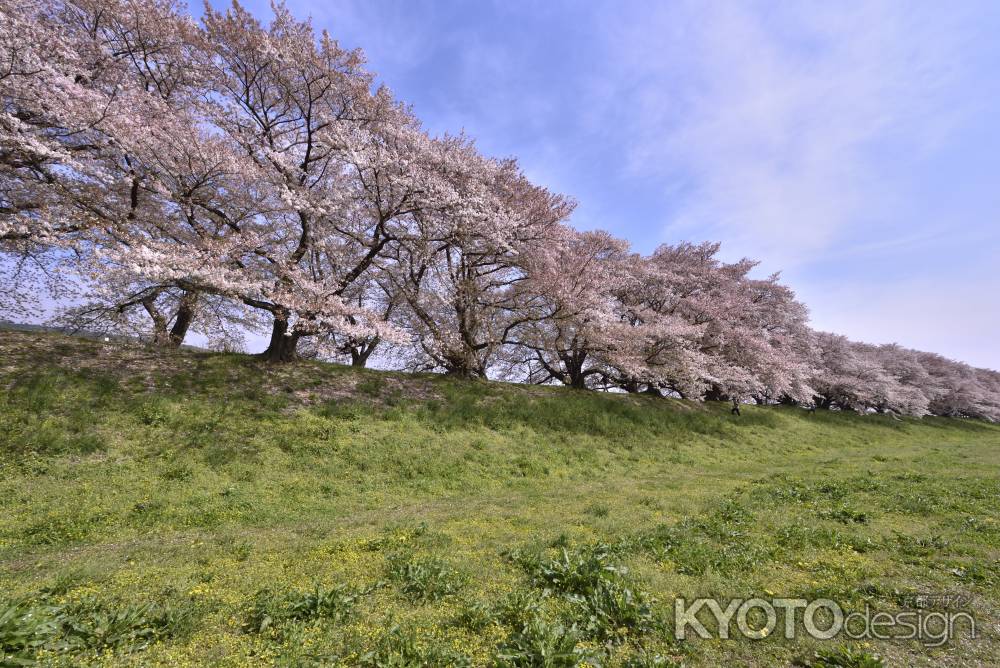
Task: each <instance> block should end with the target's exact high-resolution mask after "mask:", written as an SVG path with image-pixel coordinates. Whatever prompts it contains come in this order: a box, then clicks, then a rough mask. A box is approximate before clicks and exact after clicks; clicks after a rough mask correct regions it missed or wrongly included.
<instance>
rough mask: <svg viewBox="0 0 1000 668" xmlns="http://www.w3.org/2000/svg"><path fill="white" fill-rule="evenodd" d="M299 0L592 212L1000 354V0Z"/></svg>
mask: <svg viewBox="0 0 1000 668" xmlns="http://www.w3.org/2000/svg"><path fill="white" fill-rule="evenodd" d="M218 4H219V5H220V6H221V5H223V3H218ZM248 6H249V7H250V8H251V9H252V10H253V11H254V12H255V13H257V14H258V15H259V16H261V17H267V16H268V15H269V13H270V10H269V5H268V3H267V2H251V3H248ZM288 6H289V8H290V9H291V10H292V11H293V12H294V13H295V14H296V15H297V16H300V17H305V16H311V17H312V18H313V21H314V22H315V24H316V26H317V27H319V28H326V29H328V30H329V31H330V33H331V34H332V35H333V36H334V37H335V38H337V39H338V40H340V42H341V43H342V44H344V45H346V46H349V47H361V48H362V49H364V51H365V53H366V54H367V58H368V61H369V66H370V68H371V69H372V70H374V71H375V72H376V73H377V74H378V77H379V80H380V81H382V82H384V83H385V84H386V85H388V86H389V87H390V88H391V89H393V91H394V92H395V93H396V95H397V96H398V97H400V98H401V99H403V100H405V101H407V102H409V103H411V104H412V105H413V108H414V111H415V112H416V114H417V115H418V116H419V117H420V118H421V119H422V120H423V122H424V124H425V126H426V127H427V128H428V129H429V130H431V131H432V132H445V131H452V132H455V131H458V130H460V129H464V130H465V131H466V132H467V133H468V134H470V135H471V136H473V137H475V138H476V139H477V141H478V144H479V146H480V148H481V149H482V150H483V151H484V152H486V153H488V154H491V155H497V156H508V155H513V156H517V157H518V158H519V159H520V161H521V164H522V166H523V167H524V169H525V171H526V172H527V173H528V175H529V176H530V177H531V178H533V179H534V180H535V181H536V182H538V183H540V184H542V185H545V186H547V187H549V188H551V189H553V190H556V191H559V192H562V193H564V194H567V195H570V196H572V197H574V198H575V199H577V200H578V202H579V206H578V209H577V211H576V213H575V215H574V218H573V223H574V224H575V225H576V226H577V227H579V228H598V227H599V228H604V229H607V230H609V231H611V232H613V233H615V234H617V235H619V236H622V237H625V238H627V239H629V240H630V241H631V242H632V244H633V246H634V248H635V249H637V250H639V251H643V252H646V251H650V250H652V249H653V248H655V247H656V246H657V245H658V244H660V243H663V242H676V241H680V240H690V241H702V240H717V241H721V242H723V253H724V256H725V257H726V258H728V259H736V258H739V257H743V256H749V257H753V258H756V259H759V260H761V271H762V272H768V273H769V272H771V271H776V270H782V272H783V276H784V278H785V280H786V282H787V283H789V284H790V285H791V286H792V287H793V288H794V289H795V290H796V291H797V293H798V294H799V296H800V297H801V298H802V299H803V300H804V301H805V302H806V303H807V304H808V305H809V307H810V310H811V314H812V320H813V324H814V326H816V327H817V328H821V329H828V330H833V331H837V332H841V333H845V334H847V335H849V336H851V337H853V338H857V339H860V340H864V341H872V342H890V341H896V342H899V343H901V344H903V345H907V346H911V347H916V348H921V349H925V350H934V351H937V352H941V353H943V354H946V355H948V356H951V357H955V358H958V359H962V360H965V361H968V362H970V363H973V364H976V365H978V366H989V367H992V368H1000V345H997V343H996V341H997V335H996V332H997V331H998V330H1000V279H998V277H997V272H996V266H997V264H998V262H1000V243H998V242H1000V123H998V121H1000V113H998V112H1000V40H998V39H997V38H996V36H997V35H998V34H1000V3H997V2H994V1H986V2H981V3H977V2H957V3H937V2H902V1H900V2H865V3H857V4H855V3H849V2H844V3H839V2H838V3H819V2H817V3H807V2H798V3H773V2H762V3H754V2H740V3H726V2H709V3H705V2H654V1H652V0H645V1H641V2H630V1H628V0H625V1H623V0H618V1H615V2H611V1H608V2H603V1H601V0H587V1H578V2H558V1H549V2H527V1H517V0H507V1H504V2H499V1H497V2H490V1H487V0H480V1H475V2H474V1H472V0H466V1H461V2H460V1H458V0H433V1H428V0H423V1H422V0H410V1H403V0H323V1H322V2H319V1H317V2H309V1H307V0H289V2H288Z"/></svg>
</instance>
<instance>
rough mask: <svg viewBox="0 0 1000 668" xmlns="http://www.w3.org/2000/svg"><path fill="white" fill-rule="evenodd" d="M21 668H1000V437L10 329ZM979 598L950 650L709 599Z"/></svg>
mask: <svg viewBox="0 0 1000 668" xmlns="http://www.w3.org/2000/svg"><path fill="white" fill-rule="evenodd" d="M0 387H2V388H4V389H3V391H2V392H0V665H6V664H5V662H9V663H11V665H14V664H13V661H14V660H15V658H16V659H17V660H21V659H24V660H31V659H37V660H39V661H40V662H41V663H42V664H44V665H79V664H81V663H88V664H92V665H109V666H120V665H143V666H147V665H170V666H173V665H220V666H242V665H252V666H259V665H366V666H420V665H427V666H447V665H452V666H467V665H475V666H481V665H489V666H494V665H496V666H571V665H577V664H578V663H580V662H582V661H587V662H590V664H588V665H604V666H632V667H640V666H677V665H690V666H700V665H759V666H773V665H791V664H793V663H794V664H796V665H816V666H867V665H879V663H880V660H879V659H877V658H876V657H877V656H880V657H881V662H884V664H885V665H927V666H934V665H942V664H947V665H996V664H998V663H1000V638H998V637H997V632H996V628H998V626H997V625H998V623H1000V616H998V613H997V609H998V604H1000V475H998V473H1000V428H998V427H997V426H993V425H987V424H983V423H978V422H970V421H955V420H945V419H933V418H932V419H924V420H919V421H918V420H901V421H897V420H893V419H891V418H887V417H881V416H867V417H860V416H856V415H850V414H843V413H822V412H819V413H815V414H810V413H806V412H803V411H799V410H796V409H793V408H784V407H767V408H758V407H747V408H746V409H745V410H744V411H743V416H742V417H734V416H732V415H730V414H729V411H728V407H726V406H723V405H713V404H706V405H698V404H689V403H685V402H681V401H672V400H658V399H655V398H648V397H626V396H620V395H601V394H591V393H582V392H576V391H571V390H566V389H558V388H526V387H518V386H509V385H501V384H491V383H482V382H460V381H455V380H451V379H448V378H443V377H438V376H430V375H417V376H407V375H404V374H392V373H380V372H373V371H355V370H351V369H350V368H347V367H340V366H335V365H323V364H318V363H299V364H295V365H291V366H288V367H270V366H267V365H264V364H261V363H260V362H258V361H257V360H255V359H253V358H250V357H246V356H240V355H223V354H207V353H196V352H190V351H180V352H175V353H168V354H163V353H157V352H154V351H149V350H145V349H141V348H119V347H117V346H105V345H103V344H101V343H98V342H94V341H84V340H75V339H69V338H65V337H60V336H55V335H43V334H35V333H9V332H0ZM927 591H931V592H941V593H944V592H950V593H958V594H962V595H963V596H967V597H968V598H969V601H970V603H969V606H970V607H971V609H972V610H973V612H974V613H975V615H976V617H977V620H978V622H979V630H980V632H981V637H980V638H979V639H977V640H971V639H968V638H966V637H962V638H960V639H959V640H958V641H957V642H956V643H954V644H951V645H948V646H945V647H942V648H938V649H927V648H923V647H921V646H920V645H917V644H912V643H898V642H897V643H893V642H873V643H871V644H865V643H853V642H850V641H849V640H847V641H843V642H840V641H838V642H832V641H831V642H819V641H814V640H809V639H802V638H800V639H798V640H795V641H787V640H784V639H779V638H777V637H770V638H767V639H764V640H760V641H754V640H746V639H739V640H737V639H734V640H728V641H721V640H708V641H702V640H697V639H695V640H690V639H689V640H686V641H676V640H674V639H673V617H672V610H673V599H674V598H676V597H678V596H682V597H685V598H688V599H690V598H694V597H697V596H709V595H711V596H722V597H726V598H728V597H737V596H752V595H759V596H765V597H767V596H770V595H776V596H786V597H803V598H816V597H828V598H834V599H836V600H838V601H840V602H842V603H844V604H845V605H847V606H848V607H850V608H851V609H859V608H861V607H863V606H864V605H866V604H867V605H870V606H873V607H875V608H877V609H880V610H889V611H892V610H897V609H900V608H901V607H903V606H906V605H908V604H909V602H910V601H911V599H912V597H913V595H914V594H915V593H917V592H927Z"/></svg>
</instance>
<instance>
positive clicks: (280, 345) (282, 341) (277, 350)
mask: <svg viewBox="0 0 1000 668" xmlns="http://www.w3.org/2000/svg"><path fill="white" fill-rule="evenodd" d="M298 344H299V334H297V333H295V332H291V333H289V331H288V318H287V317H281V316H275V318H274V324H273V325H272V326H271V341H270V343H268V345H267V350H265V351H264V352H262V353H261V354H260V356H261V357H262V358H263V359H265V360H267V361H268V362H293V361H295V360H296V359H297V358H298V354H297V353H296V348H297V347H298Z"/></svg>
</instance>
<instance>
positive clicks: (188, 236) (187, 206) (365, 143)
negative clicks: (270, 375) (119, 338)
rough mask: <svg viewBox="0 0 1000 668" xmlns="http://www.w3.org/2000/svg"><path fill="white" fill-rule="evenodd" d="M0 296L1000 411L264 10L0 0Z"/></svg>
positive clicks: (522, 372)
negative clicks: (458, 129)
mask: <svg viewBox="0 0 1000 668" xmlns="http://www.w3.org/2000/svg"><path fill="white" fill-rule="evenodd" d="M0 100H2V105H3V106H2V109H0V140H2V143H0V252H2V253H3V256H4V262H3V271H4V272H5V275H4V276H3V277H2V279H3V280H2V287H0V307H2V308H3V309H4V310H5V311H7V312H13V313H22V314H24V313H25V312H27V311H28V310H30V309H31V308H32V304H31V301H30V299H29V297H30V296H31V295H33V294H36V293H37V292H38V291H40V290H43V289H44V290H46V291H47V292H49V293H50V294H52V295H53V298H54V299H56V300H58V301H60V302H61V303H64V304H68V305H69V306H67V307H66V308H65V309H63V310H62V312H61V313H60V314H59V315H58V316H57V319H58V320H59V321H60V322H62V323H63V324H68V325H70V326H73V327H78V328H84V329H89V330H117V331H133V332H134V331H137V332H140V333H142V334H143V335H144V336H146V337H148V338H149V340H150V341H151V342H153V343H154V344H156V345H163V346H177V345H180V343H181V342H183V341H184V339H185V337H186V335H187V334H188V332H189V331H198V332H201V333H203V334H205V335H206V336H207V337H208V338H209V340H210V341H211V342H212V343H213V344H214V345H219V346H224V345H230V344H231V343H232V342H233V341H235V340H238V339H239V337H240V335H241V333H243V332H246V331H260V332H263V333H266V334H267V335H269V345H268V347H267V349H266V351H265V352H264V353H263V356H264V357H265V358H267V359H268V360H271V361H275V362H283V361H289V360H293V359H295V358H296V357H298V356H300V355H303V354H310V355H316V354H318V355H322V356H325V357H331V358H340V359H349V360H350V361H351V362H352V363H353V364H356V365H365V364H366V363H368V361H369V360H371V359H373V356H374V357H378V358H380V359H382V360H383V362H384V363H388V362H387V361H392V362H395V363H396V364H397V365H398V366H405V367H407V368H412V369H429V370H440V371H444V372H447V373H451V374H455V375H459V376H465V377H487V376H492V377H502V378H507V379H512V380H520V381H527V382H534V383H562V384H565V385H568V386H571V387H575V388H581V389H584V388H590V389H608V390H612V389H613V390H619V391H626V392H645V393H650V394H659V395H670V396H680V397H685V398H691V399H702V398H707V399H716V400H722V399H726V400H732V401H734V402H739V401H759V402H789V403H799V404H805V405H811V406H817V407H822V408H828V407H836V408H840V409H852V410H858V411H868V410H875V411H881V412H893V413H900V414H909V415H924V414H928V413H933V414H939V415H954V416H972V417H980V418H987V419H1000V375H998V374H997V373H996V372H992V371H987V370H982V369H974V368H971V367H969V366H967V365H964V364H960V363H958V362H953V361H950V360H947V359H945V358H942V357H940V356H937V355H933V354H930V353H922V352H917V351H912V350H906V349H903V348H900V347H898V346H871V345H866V344H859V343H854V342H851V341H848V340H847V339H845V338H844V337H840V336H836V335H833V334H825V333H817V332H814V331H812V330H811V329H810V328H809V326H808V323H807V312H806V309H805V307H804V306H803V305H802V304H801V303H799V302H798V301H796V299H795V296H794V294H793V293H792V292H791V291H790V290H789V289H788V288H787V287H786V286H784V285H782V284H781V283H780V282H779V279H778V277H777V276H770V277H767V278H755V277H753V276H752V275H751V273H752V270H753V269H754V266H755V263H754V262H752V261H748V260H744V261H741V262H737V263H732V264H730V263H725V262H723V261H721V260H720V259H719V258H718V250H719V247H718V245H717V244H701V245H692V244H679V245H676V246H662V247H660V248H659V249H657V250H656V251H655V252H654V253H652V254H651V255H649V256H642V255H640V254H637V253H634V252H632V251H631V250H630V249H629V246H628V244H627V243H626V242H625V241H623V240H620V239H617V238H615V237H613V236H611V235H609V234H607V233H605V232H600V231H592V232H579V231H576V230H574V229H573V228H572V227H570V226H569V225H568V219H569V217H570V214H571V212H572V210H573V203H572V202H571V201H569V200H568V199H566V198H565V197H562V196H560V195H557V194H553V193H551V192H549V191H547V190H545V189H544V188H541V187H539V186H537V185H535V184H532V183H531V182H530V181H529V180H528V179H527V178H525V176H524V175H523V173H522V172H521V170H520V169H519V167H518V165H517V163H516V162H515V161H513V160H497V159H493V158H489V157H486V156H484V155H482V154H481V153H480V152H479V151H478V150H477V149H476V147H475V145H474V144H473V143H472V142H471V141H470V140H468V139H467V138H466V137H464V136H461V135H458V136H443V137H435V136H431V135H430V134H429V133H427V132H426V131H425V130H423V129H422V128H421V126H420V123H419V122H418V120H417V119H416V118H415V117H414V116H413V114H412V113H411V111H410V110H409V109H408V108H407V107H406V106H405V105H403V104H401V103H400V102H399V101H397V100H396V99H394V97H393V96H392V94H391V93H390V91H388V90H386V89H385V88H384V87H378V86H376V85H375V83H374V81H373V77H372V75H371V74H370V73H369V72H367V71H366V70H365V69H364V63H363V59H362V57H361V54H360V53H358V52H357V51H349V50H345V49H343V48H342V47H341V46H340V45H339V44H338V43H337V42H336V41H334V40H332V39H331V38H330V37H329V36H328V35H326V34H325V33H324V34H321V35H317V34H316V33H315V32H314V31H313V29H312V27H311V25H310V24H309V23H308V22H303V21H298V20H296V19H295V18H294V17H293V16H292V15H291V14H290V13H289V12H288V11H287V10H286V9H285V8H284V7H283V6H281V5H278V6H277V7H276V8H275V10H274V16H273V17H272V19H271V20H270V21H269V22H268V23H266V24H263V23H261V22H260V21H258V20H257V19H256V18H255V17H254V16H252V15H251V14H250V13H249V12H247V11H246V10H244V9H243V8H242V7H240V6H239V5H238V4H234V5H233V7H232V8H231V9H229V10H228V11H226V12H217V11H215V10H213V9H211V8H210V7H207V8H206V10H205V12H204V15H203V17H202V18H201V19H200V20H199V21H195V20H193V19H192V18H191V17H190V16H189V15H188V14H187V13H186V11H185V10H184V8H183V7H181V6H179V5H177V4H175V3H174V2H173V1H172V0H147V1H145V2H141V3H139V2H133V1H131V0H72V1H64V0H22V1H19V2H13V1H12V0H0Z"/></svg>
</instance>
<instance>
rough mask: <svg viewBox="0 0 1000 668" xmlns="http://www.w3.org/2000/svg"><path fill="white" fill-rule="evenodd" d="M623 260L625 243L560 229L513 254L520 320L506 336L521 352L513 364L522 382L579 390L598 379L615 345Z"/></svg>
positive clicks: (624, 270)
mask: <svg viewBox="0 0 1000 668" xmlns="http://www.w3.org/2000/svg"><path fill="white" fill-rule="evenodd" d="M629 260H630V255H629V247H628V243H627V242H625V241H623V240H621V239H616V238H615V237H613V236H611V235H610V234H608V233H607V232H604V231H594V232H577V231H576V230H574V229H572V228H570V227H567V226H559V227H558V228H554V229H553V232H552V234H551V236H550V238H549V240H548V241H547V243H545V244H538V245H536V246H534V247H532V248H529V249H527V251H526V252H525V253H523V254H522V255H521V256H520V257H519V259H518V265H519V267H520V269H521V270H522V271H523V272H524V275H525V280H524V281H523V282H522V283H521V284H520V286H519V287H518V291H519V300H520V303H521V305H522V306H521V310H522V318H521V320H522V321H521V322H520V323H519V324H518V325H517V326H516V327H515V328H514V329H512V330H511V331H510V332H509V334H508V338H509V339H510V340H512V341H514V344H513V345H514V346H515V347H516V348H517V349H519V350H520V351H523V355H521V356H519V357H516V358H515V361H516V363H517V364H516V366H521V367H523V368H525V369H526V371H527V380H528V381H529V382H535V383H546V382H550V381H557V382H560V383H563V384H565V385H569V386H570V387H575V388H578V389H582V388H584V387H586V386H587V381H588V379H592V378H593V379H598V378H600V377H601V376H602V375H603V374H605V368H604V360H606V358H607V356H608V355H609V354H611V353H612V352H613V351H615V350H617V349H618V348H619V347H620V341H619V339H618V335H619V334H621V333H622V331H621V330H622V329H623V327H622V324H621V322H620V318H619V316H618V309H617V308H616V306H617V301H616V294H617V293H618V292H619V291H621V290H622V287H623V285H624V283H625V282H626V281H628V280H629V274H628V270H629Z"/></svg>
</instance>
